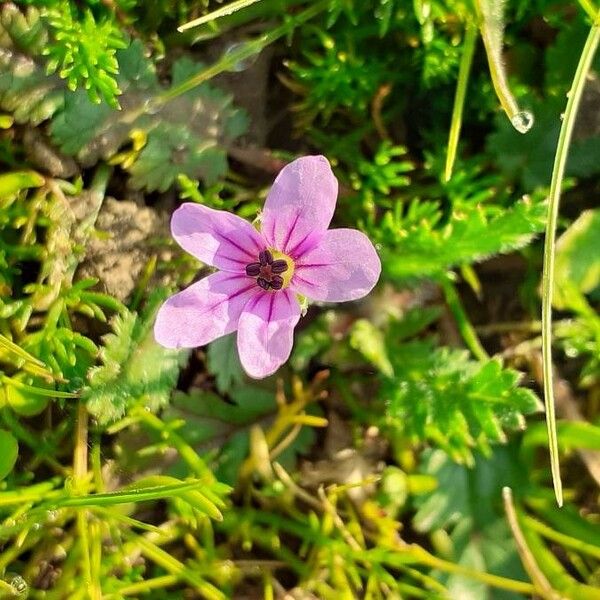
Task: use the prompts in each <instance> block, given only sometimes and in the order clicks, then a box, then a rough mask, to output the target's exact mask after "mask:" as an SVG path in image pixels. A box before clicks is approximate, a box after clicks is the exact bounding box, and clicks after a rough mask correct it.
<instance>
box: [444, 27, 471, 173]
mask: <svg viewBox="0 0 600 600" xmlns="http://www.w3.org/2000/svg"><path fill="white" fill-rule="evenodd" d="M476 42H477V27H476V25H475V24H474V23H472V22H471V21H468V22H467V26H466V29H465V38H464V42H463V52H462V57H461V59H460V66H459V68H458V83H457V85H456V94H455V96H454V106H453V108H452V122H451V123H450V135H449V136H448V153H447V154H446V167H445V169H444V181H449V180H450V177H452V169H453V167H454V161H455V160H456V150H457V148H458V139H459V137H460V128H461V126H462V115H463V109H464V106H465V97H466V95H467V84H468V82H469V73H470V71H471V63H472V62H473V54H474V53H475V44H476Z"/></svg>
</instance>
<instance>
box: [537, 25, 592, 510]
mask: <svg viewBox="0 0 600 600" xmlns="http://www.w3.org/2000/svg"><path fill="white" fill-rule="evenodd" d="M598 41H600V27H598V26H597V25H594V26H592V28H591V29H590V32H589V34H588V37H587V40H586V42H585V46H584V47H583V50H582V52H581V57H580V59H579V64H578V65H577V70H576V72H575V77H574V78H573V84H572V86H571V90H570V91H569V92H568V93H567V107H566V109H565V113H564V117H563V122H562V125H561V128H560V134H559V136H558V145H557V148H556V155H555V157H554V166H553V168H552V180H551V182H550V196H549V200H548V220H547V222H546V235H545V243H544V266H543V273H542V368H543V376H544V402H545V404H546V425H547V427H548V441H549V449H550V466H551V469H552V482H553V484H554V494H555V496H556V502H557V503H558V506H562V504H563V491H562V481H561V478H560V465H559V459H558V440H557V437H556V414H555V410H554V389H553V381H552V291H553V288H554V245H555V242H556V225H557V222H558V209H559V204H560V194H561V189H562V180H563V176H564V173H565V165H566V163H567V156H568V152H569V145H570V143H571V138H572V136H573V127H574V126H575V119H576V116H577V109H578V108H579V103H580V100H581V95H582V93H583V88H584V87H585V81H586V78H587V75H588V73H589V70H590V66H591V63H592V59H593V58H594V54H595V52H596V48H597V47H598Z"/></svg>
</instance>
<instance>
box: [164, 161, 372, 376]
mask: <svg viewBox="0 0 600 600" xmlns="http://www.w3.org/2000/svg"><path fill="white" fill-rule="evenodd" d="M337 191H338V184H337V179H336V178H335V176H334V174H333V172H332V171H331V167H330V166H329V162H328V161H327V159H326V158H325V157H323V156H305V157H303V158H299V159H297V160H295V161H294V162H292V163H290V164H288V165H287V166H285V167H284V168H283V169H282V170H281V172H280V173H279V175H278V176H277V179H275V183H274V184H273V187H272V188H271V191H270V192H269V195H268V197H267V201H266V203H265V206H264V210H263V213H262V218H261V221H262V230H261V232H260V233H259V232H258V231H257V230H256V229H255V228H254V227H253V226H252V225H251V224H250V223H248V222H247V221H244V220H243V219H241V218H240V217H238V216H236V215H233V214H231V213H228V212H224V211H220V210H213V209H211V208H207V207H205V206H202V205H199V204H192V203H186V204H182V205H181V206H180V207H179V208H178V209H177V210H176V211H175V212H174V213H173V218H172V220H171V232H172V234H173V237H174V238H175V240H176V241H177V243H178V244H179V245H180V246H181V247H182V248H183V249H184V250H186V251H187V252H189V253H190V254H192V255H193V256H195V257H196V258H198V259H199V260H201V261H202V262H203V263H206V264H207V265H211V266H213V267H216V268H217V269H219V271H218V272H216V273H213V274H212V275H209V276H208V277H206V278H204V279H201V280H200V281H198V282H197V283H194V284H192V285H191V286H189V287H188V288H186V289H185V290H183V291H182V292H179V293H178V294H175V295H174V296H171V298H169V299H168V300H167V301H166V302H165V303H164V304H163V305H162V306H161V308H160V310H159V311H158V315H157V317H156V323H155V325H154V336H155V338H156V340H157V341H158V343H160V344H162V345H163V346H166V347H167V348H182V347H183V348H193V347H196V346H202V345H204V344H208V343H209V342H211V341H213V340H215V339H217V338H219V337H221V336H223V335H226V334H228V333H231V332H233V331H235V330H237V332H238V335H237V347H238V352H239V355H240V360H241V363H242V366H243V367H244V369H245V371H246V372H247V373H248V375H250V376H251V377H255V378H260V377H266V376H267V375H271V374H272V373H274V372H275V371H276V370H277V369H278V368H279V367H280V366H281V365H282V364H283V363H284V362H285V361H286V360H287V359H288V358H289V356H290V352H291V351H292V343H293V332H294V327H295V326H296V324H297V323H298V320H299V319H300V311H301V308H300V303H299V301H298V295H302V296H306V297H307V298H309V299H312V300H319V301H323V302H345V301H348V300H356V299H358V298H362V297H363V296H365V295H366V294H368V293H369V292H370V291H371V290H372V289H373V286H374V285H375V284H376V283H377V280H378V279H379V274H380V272H381V263H380V261H379V257H378V256H377V252H376V251H375V248H374V247H373V244H372V243H371V242H370V241H369V239H368V238H367V236H365V235H364V234H363V233H361V232H360V231H356V230H355V229H330V230H328V229H327V228H328V226H329V223H330V221H331V218H332V217H333V212H334V210H335V203H336V198H337Z"/></svg>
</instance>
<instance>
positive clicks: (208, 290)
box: [154, 273, 260, 348]
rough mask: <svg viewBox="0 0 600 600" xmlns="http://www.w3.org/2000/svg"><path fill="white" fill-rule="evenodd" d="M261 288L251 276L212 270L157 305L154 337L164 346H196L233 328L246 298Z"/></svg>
mask: <svg viewBox="0 0 600 600" xmlns="http://www.w3.org/2000/svg"><path fill="white" fill-rule="evenodd" d="M259 292H260V288H259V287H258V286H257V285H256V281H254V279H250V278H249V277H246V276H245V275H236V274H233V273H213V274H212V275H209V276H208V277H205V278H204V279H201V280H200V281H198V282H197V283H194V284H192V285H190V287H188V288H186V289H185V290H183V291H182V292H179V293H178V294H175V295H174V296H171V297H170V298H169V299H168V300H167V301H166V302H165V303H164V304H163V305H162V306H161V307H160V309H159V311H158V314H157V315H156V322H155V323H154V338H155V339H156V341H157V342H158V343H159V344H161V345H163V346H166V347H167V348H195V347H196V346H203V345H204V344H208V343H209V342H212V341H213V340H214V339H216V338H218V337H221V336H222V335H225V334H227V333H231V332H232V331H235V330H236V329H237V326H238V320H239V318H240V314H241V313H242V310H243V308H244V306H245V305H246V304H247V303H248V300H250V299H251V298H252V296H253V295H256V294H257V293H259Z"/></svg>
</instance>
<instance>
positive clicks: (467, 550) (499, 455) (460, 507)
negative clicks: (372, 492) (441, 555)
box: [413, 446, 527, 600]
mask: <svg viewBox="0 0 600 600" xmlns="http://www.w3.org/2000/svg"><path fill="white" fill-rule="evenodd" d="M419 472H420V473H421V474H424V475H427V476H430V477H435V478H436V479H437V481H438V486H437V488H436V489H435V490H433V491H431V492H429V493H427V494H423V495H421V496H419V497H417V498H416V499H415V503H416V505H417V512H416V514H415V516H414V517H413V526H414V527H415V529H416V530H417V531H419V532H421V533H427V532H432V531H435V530H437V529H445V530H446V531H448V532H449V534H450V538H449V540H450V544H451V551H452V556H451V557H450V558H451V560H452V561H453V562H456V563H458V564H461V565H463V566H465V567H471V568H474V569H477V570H479V571H482V572H487V573H493V574H495V575H501V576H504V577H510V578H512V579H521V580H526V579H527V578H526V575H525V573H524V571H523V567H522V566H521V562H520V559H519V556H518V554H517V549H516V544H515V541H514V538H513V536H512V534H511V532H510V530H509V528H508V526H507V524H506V521H505V519H504V515H503V513H502V508H501V506H502V503H501V490H502V487H504V486H509V487H511V488H513V489H518V490H521V491H523V492H524V491H525V490H526V487H527V473H525V472H524V471H523V469H522V468H521V466H520V463H519V460H518V451H517V449H516V448H515V447H514V446H509V447H497V448H495V450H494V453H493V455H492V456H491V457H490V458H489V459H486V458H484V457H482V456H480V455H478V456H476V457H475V463H474V467H473V468H472V469H468V468H466V467H464V466H461V465H457V464H455V463H453V462H452V461H451V460H450V459H449V457H448V456H447V455H446V454H445V453H444V452H442V451H441V450H428V451H426V452H424V453H423V456H422V460H421V464H420V466H419ZM433 575H434V576H435V577H436V578H438V579H439V580H440V581H442V582H443V583H444V585H446V586H447V588H448V590H449V591H450V597H452V598H461V599H462V598H465V599H469V600H479V599H485V600H488V599H489V600H492V599H496V598H502V599H503V600H509V599H510V600H514V599H517V598H522V596H520V595H518V594H514V593H510V592H505V591H502V590H499V589H494V588H490V587H488V586H487V585H485V584H483V583H481V582H474V581H473V579H471V578H468V577H465V576H463V575H460V574H452V575H450V576H449V575H448V574H445V573H441V572H439V571H434V572H433Z"/></svg>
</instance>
